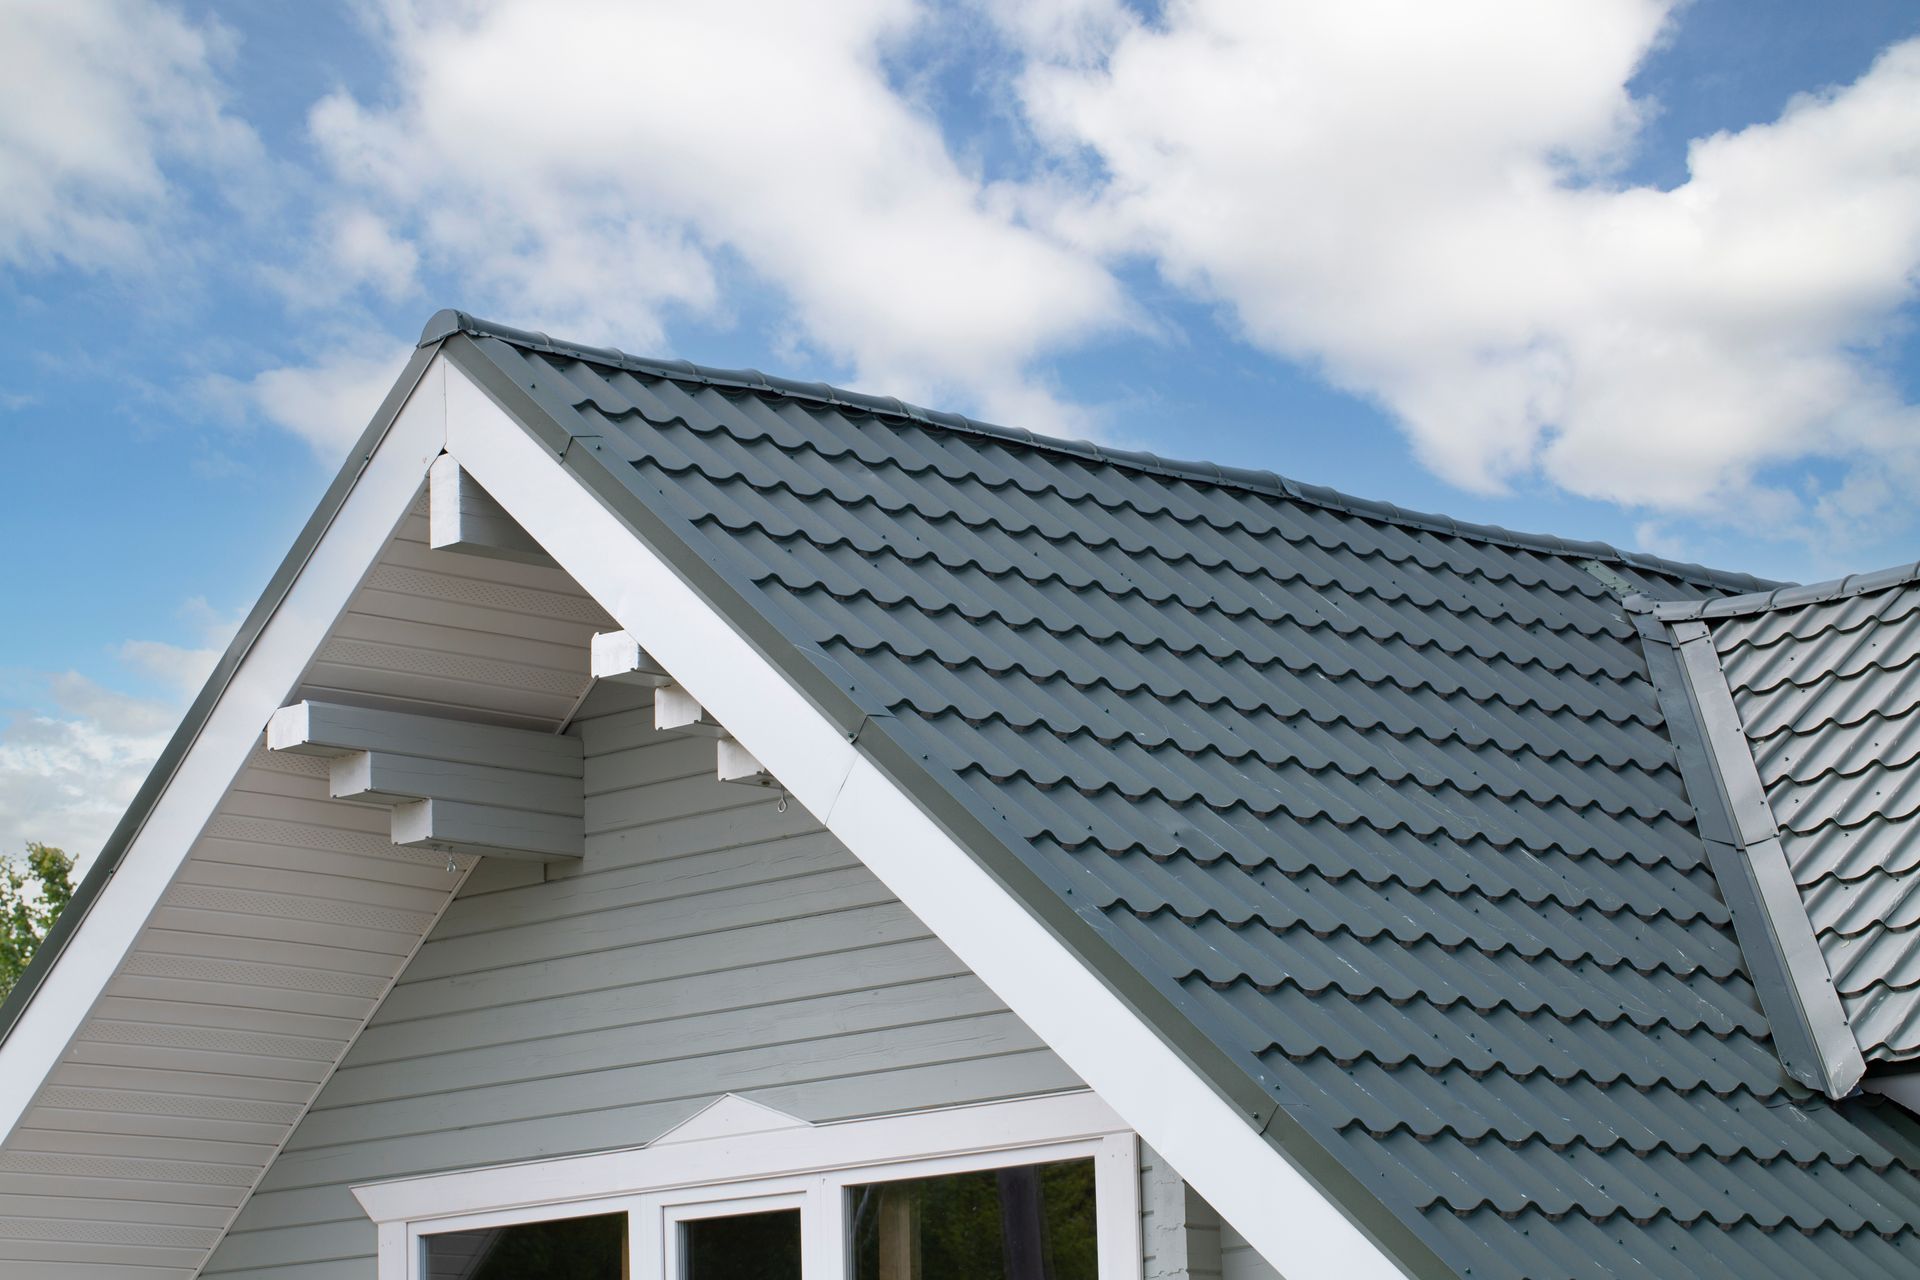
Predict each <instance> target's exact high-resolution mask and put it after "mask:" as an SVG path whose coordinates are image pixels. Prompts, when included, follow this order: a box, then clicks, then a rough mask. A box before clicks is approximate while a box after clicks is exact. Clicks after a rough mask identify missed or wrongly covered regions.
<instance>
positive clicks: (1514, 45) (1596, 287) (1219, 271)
mask: <svg viewBox="0 0 1920 1280" xmlns="http://www.w3.org/2000/svg"><path fill="white" fill-rule="evenodd" d="M1037 7H1038V8H1039V9H1041V10H1046V11H1052V12H1054V13H1055V14H1056V15H1059V14H1064V15H1065V16H1064V17H1057V20H1055V21H1053V22H1051V23H1049V22H1048V21H1047V20H1045V15H1044V13H1042V14H1036V12H1035V8H1036V6H1031V5H1029V6H1020V7H1019V8H1018V10H1017V11H1018V12H1019V14H1020V18H1019V20H1018V21H1017V22H1009V23H1008V24H1007V28H1006V29H1007V30H1008V32H1009V35H1010V37H1011V38H1013V39H1015V40H1016V41H1020V42H1024V44H1025V47H1026V49H1027V50H1028V52H1029V56H1030V58H1031V61H1030V62H1029V64H1028V66H1027V69H1026V72H1025V74H1024V76H1023V77H1022V80H1021V88H1020V91H1021V99H1022V102H1023V104H1024V108H1025V110H1026V112H1027V115H1028V118H1029V119H1030V121H1031V122H1032V123H1033V125H1034V127H1035V129H1036V132H1037V133H1038V134H1039V135H1040V136H1041V137H1042V138H1043V139H1044V140H1045V141H1046V142H1047V143H1048V144H1049V145H1050V146H1051V147H1052V148H1054V150H1055V153H1056V154H1057V155H1058V156H1060V157H1061V158H1062V159H1063V160H1065V161H1068V162H1069V163H1067V164H1066V166H1065V169H1064V172H1067V173H1069V174H1073V173H1079V172H1084V171H1086V170H1087V165H1086V164H1085V161H1086V159H1088V158H1092V159H1094V160H1096V161H1097V166H1098V168H1097V171H1098V172H1099V173H1100V175H1101V176H1100V178H1099V179H1098V180H1097V181H1095V182H1091V183H1089V182H1084V181H1083V182H1077V183H1076V182H1072V181H1069V182H1067V183H1065V184H1061V183H1055V184H1052V185H1047V186H1039V185H1036V186H1035V187H1034V188H1032V189H1031V190H1030V191H1029V193H1028V198H1029V199H1030V201H1031V202H1032V207H1033V208H1034V209H1036V210H1044V213H1035V214H1034V216H1035V217H1036V218H1040V219H1042V220H1044V221H1047V222H1049V223H1050V224H1051V225H1053V226H1056V227H1058V228H1060V229H1062V231H1063V233H1064V234H1065V235H1067V236H1068V237H1069V238H1070V239H1071V240H1073V241H1074V242H1076V243H1078V244H1081V245H1083V246H1085V247H1087V248H1089V249H1090V250H1092V251H1095V252H1098V253H1100V254H1102V255H1103V256H1106V257H1108V258H1111V259H1122V258H1126V257H1129V256H1135V255H1137V256H1142V257H1145V258H1147V259H1149V260H1151V261H1153V262H1155V263H1157V265H1158V266H1159V268H1160V269H1161V271H1162V272H1163V273H1164V274H1165V275H1166V276H1167V277H1168V278H1169V279H1170V280H1172V281H1174V282H1176V283H1178V284H1180V285H1181V286H1183V287H1186V288H1188V289H1191V290H1193V291H1195V292H1196V293H1199V294H1201V295H1203V296H1207V297H1211V298H1215V299H1218V300H1220V301H1222V302H1223V303H1225V304H1226V305H1227V306H1228V307H1229V308H1230V310H1231V313H1232V314H1233V315H1234V316H1235V317H1236V318H1237V320H1238V322H1239V324H1240V325H1241V327H1242V328H1243V330H1244V332H1245V334H1246V336H1247V337H1248V339H1249V340H1251V341H1252V342H1254V343H1256V344H1258V345H1259V346H1262V347H1264V348H1266V349H1267V350H1269V351H1272V352H1275V353H1278V354H1281V355H1283V356H1286V357H1288V358H1291V359H1296V360H1301V361H1305V362H1308V363H1310V364H1313V365H1315V366H1316V367H1318V368H1320V369H1322V370H1323V371H1324V372H1325V373H1326V375H1327V376H1328V377H1329V378H1330V379H1332V380H1333V381H1335V382H1336V383H1338V384H1340V385H1342V386H1345V387H1347V388H1349V389H1351V390H1354V391H1357V392H1359V393H1361V394H1363V395H1366V396H1368V397H1371V398H1374V399H1377V400H1378V401H1380V402H1381V403H1383V404H1384V405H1385V406H1387V407H1388V408H1389V409H1390V410H1391V411H1392V412H1393V413H1394V414H1395V415H1396V416H1397V417H1398V419H1399V420H1400V421H1401V422H1402V423H1403V424H1404V425H1405V427H1406V430H1407V432H1408V434H1409V436H1410V438H1411V440H1412V442H1413V444H1414V447H1415V449H1416V450H1417V452H1418V453H1419V456H1420V457H1421V458H1422V459H1423V460H1424V461H1425V462H1426V463H1427V464H1428V465H1429V466H1431V467H1432V468H1433V469H1434V470H1436V471H1437V472H1438V473H1440V474H1441V475H1442V476H1444V477H1445V478H1447V479H1449V480H1452V481H1454V482H1456V483H1459V484H1461V485H1464V486H1467V487H1470V488H1474V489H1479V490H1497V489H1499V488H1501V487H1502V486H1504V485H1506V484H1508V483H1510V482H1512V481H1514V480H1516V479H1521V478H1527V477H1530V476H1536V475H1537V476H1543V477H1544V478H1545V479H1547V480H1548V481H1551V482H1552V483H1554V484H1556V485H1559V486H1561V487H1563V488H1565V489H1567V490H1569V491H1571V492H1574V493H1577V494H1581V495H1584V496H1589V497H1596V498H1602V499H1607V500H1611V501H1615V502H1621V503H1626V504H1630V505H1641V506H1647V507H1652V508H1655V509H1660V510H1664V511H1668V512H1674V513H1683V514H1690V515H1706V516H1709V517H1712V518H1715V519H1719V520H1724V521H1728V522H1732V523H1735V524H1738V525H1742V526H1745V527H1748V528H1756V529H1758V528H1766V529H1770V530H1776V531H1777V530H1778V529H1779V528H1780V527H1782V526H1783V525H1796V526H1798V527H1800V528H1802V529H1803V530H1805V531H1813V530H1815V529H1818V530H1820V531H1823V532H1824V534H1825V535H1826V536H1829V537H1831V536H1835V535H1837V534H1840V533H1843V532H1844V530H1845V528H1846V527H1848V526H1851V527H1854V528H1859V527H1861V526H1862V524H1863V523H1865V524H1870V523H1871V521H1872V520H1873V519H1875V518H1878V517H1880V516H1884V515H1885V513H1886V512H1887V510H1888V505H1887V499H1888V498H1890V496H1891V495H1893V494H1895V493H1898V492H1902V491H1906V492H1910V491H1911V486H1912V482H1913V481H1914V480H1915V479H1916V478H1920V414H1916V412H1915V410H1914V408H1913V407H1912V406H1910V405H1907V404H1905V403H1903V402H1902V400H1901V398H1900V396H1899V395H1898V393H1897V391H1896V390H1895V388H1894V387H1893V385H1892V384H1891V382H1890V381H1889V380H1888V378H1887V377H1886V375H1885V374H1884V372H1883V371H1882V370H1881V369H1880V368H1879V367H1878V366H1877V365H1876V364H1875V363H1874V361H1873V359H1872V347H1873V346H1874V344H1875V343H1876V341H1877V340H1879V339H1880V338H1881V336H1882V335H1883V334H1884V333H1885V332H1886V331H1887V328H1888V326H1889V324H1890V323H1891V322H1892V321H1893V319H1894V312H1895V310H1896V309H1897V308H1899V307H1901V306H1902V305H1904V304H1906V303H1909V302H1911V301H1912V299H1913V297H1914V295H1915V288H1916V281H1917V280H1920V41H1909V42H1907V43H1905V44H1901V45H1897V46H1895V47H1893V48H1892V49H1890V50H1888V51H1887V52H1886V53H1885V54H1884V55H1883V56H1882V57H1881V59H1880V60H1879V61H1878V62H1877V63H1876V64H1875V65H1874V67H1873V68H1872V69H1871V70H1870V71H1869V72H1867V73H1866V74H1865V75H1864V76H1863V77H1862V78H1861V79H1860V80H1859V81H1857V82H1856V83H1854V84H1852V85H1850V86H1846V87H1844V88H1840V89H1836V90H1833V91H1829V92H1826V93H1822V94H1818V95H1813V96H1807V97H1802V98H1799V99H1796V100H1795V101H1793V102H1792V103H1790V104H1788V105H1787V107H1786V108H1785V110H1784V111H1783V113H1782V114H1781V116H1780V117H1779V119H1778V120H1776V121H1774V122H1772V123H1768V124H1762V125H1756V126H1753V127H1751V128H1747V129H1744V130H1741V131H1739V132H1735V133H1722V134H1717V135H1714V136H1712V137H1708V138H1702V139H1698V140H1696V141H1695V142H1694V143H1693V144H1692V147H1691V149H1690V152H1689V167H1690V172H1689V178H1688V180H1687V182H1686V183H1685V184H1683V185H1681V186H1680V187H1678V188H1677V189H1674V190H1671V191H1661V190H1655V189H1651V188H1644V187H1635V186H1631V185H1628V184H1623V183H1621V182H1619V181H1618V180H1617V179H1616V178H1615V177H1614V176H1612V175H1615V174H1617V173H1618V171H1619V169H1618V166H1619V163H1620V161H1621V160H1622V159H1623V157H1626V156H1629V155H1630V154H1631V149H1632V147H1633V146H1634V145H1635V141H1636V136H1637V129H1638V126H1639V124H1640V123H1641V121H1642V118H1643V116H1644V115H1645V113H1646V112H1647V111H1648V110H1649V104H1647V103H1644V102H1641V101H1639V100H1636V99H1635V98H1634V97H1633V96H1632V95H1631V94H1630V93H1629V91H1628V89H1627V85H1628V83H1629V81H1630V79H1631V77H1632V76H1633V74H1634V72H1635V69H1636V68H1637V67H1638V66H1639V64H1640V63H1641V61H1642V60H1643V59H1644V58H1645V57H1646V55H1647V53H1648V52H1649V50H1650V49H1652V48H1653V47H1654V45H1655V43H1656V42H1657V41H1658V40H1659V39H1661V38H1662V33H1663V31H1664V29H1665V23H1666V22H1667V20H1668V18H1669V16H1670V10H1672V8H1673V5H1672V4H1670V3H1669V2H1668V0H1583V2H1578V3H1567V4H1556V5H1542V4H1539V3H1537V2H1535V0H1476V2H1474V3H1459V4H1449V5H1435V4H1431V3H1427V2H1425V0H1338V2H1337V3H1333V2H1327V3H1302V4H1290V5H1245V4H1237V3H1232V2H1230V0H1183V2H1180V3H1174V4H1171V5H1169V6H1168V8H1167V11H1166V13H1165V14H1164V16H1163V19H1162V20H1161V21H1160V22H1159V23H1158V24H1157V25H1148V24H1145V23H1142V22H1139V21H1137V20H1135V19H1132V18H1126V17H1120V18H1117V19H1116V18H1115V17H1114V14H1113V11H1112V10H1111V9H1110V8H1109V7H1107V6H1103V5H1100V4H1097V3H1091V0H1061V2H1060V3H1059V4H1056V5H1042V6H1037ZM1090 14H1091V15H1092V16H1091V17H1089V15H1090ZM1062 32H1064V33H1065V35H1062V34H1061V33H1062ZM1089 32H1093V33H1095V35H1096V36H1099V35H1100V33H1103V32H1104V33H1105V35H1104V39H1105V41H1106V43H1105V46H1104V48H1103V49H1102V50H1099V51H1098V52H1097V53H1095V54H1090V53H1089V52H1088V50H1087V48H1086V41H1087V39H1088V38H1089V37H1088V34H1087V33H1089ZM1102 55H1103V56H1102ZM1809 457H1819V458H1827V459H1837V460H1839V461H1840V463H1841V464H1842V465H1843V466H1844V467H1845V468H1847V469H1850V474H1851V478H1850V479H1848V480H1847V481H1845V482H1844V483H1843V484H1842V485H1841V486H1840V489H1839V490H1838V491H1837V492H1835V493H1834V494H1816V495H1815V496H1814V497H1813V498H1812V499H1811V500H1809V498H1808V497H1807V495H1806V494H1805V493H1804V492H1802V491H1800V489H1799V487H1798V486H1789V485H1786V484H1781V483H1778V482H1777V481H1775V482H1769V480H1768V477H1767V475H1766V472H1767V470H1768V468H1772V467H1778V466H1781V465H1783V464H1789V463H1793V462H1795V461H1797V460H1803V459H1806V458H1809ZM1900 478H1904V479H1903V482H1896V481H1899V480H1900ZM1876 495H1877V496H1876Z"/></svg>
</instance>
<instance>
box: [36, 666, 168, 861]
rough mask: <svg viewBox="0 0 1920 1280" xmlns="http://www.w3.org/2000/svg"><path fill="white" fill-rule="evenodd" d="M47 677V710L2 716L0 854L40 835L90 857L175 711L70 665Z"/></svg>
mask: <svg viewBox="0 0 1920 1280" xmlns="http://www.w3.org/2000/svg"><path fill="white" fill-rule="evenodd" d="M47 683H48V690H49V693H50V694H51V697H52V700H53V706H52V707H51V709H48V710H44V711H20V712H15V713H14V714H13V715H12V717H11V718H10V719H8V720H5V721H0V854H16V853H19V852H20V851H21V849H22V848H24V847H25V845H26V842H27V841H29V840H40V841H44V842H45V843H47V844H52V845H58V846H59V847H61V848H63V849H65V850H66V851H67V852H68V853H71V854H73V855H74V856H75V857H76V858H79V859H82V860H84V861H90V860H91V859H92V858H93V856H94V854H96V853H98V852H99V850H100V846H101V844H102V843H103V842H104V841H105V840H106V838H107V836H108V835H109V834H110V833H111V832H112V831H113V827H114V824H115V823H117V822H118V821H119V820H120V815H121V813H122V812H123V811H124V810H125V809H126V807H127V803H128V802H129V801H130V800H132V799H133V793H134V792H135V791H136V790H138V789H139V786H140V782H141V780H142V779H143V778H145V777H146V774H147V770H148V768H149V767H151V766H152V764H153V761H154V758H155V757H157V756H158V755H159V754H160V748H161V747H163V746H164V745H166V741H167V737H168V735H169V734H170V733H171V732H172V729H173V724H174V720H175V718H176V717H177V714H178V712H177V709H176V708H174V707H172V706H171V705H169V704H168V703H166V702H162V701H157V700H151V699H143V698H134V697H129V696H127V695H125V694H119V693H114V692H112V691H110V690H108V689H104V688H102V687H101V686H99V685H97V684H95V683H93V682H92V681H90V680H88V679H86V678H85V677H83V676H80V675H77V674H75V673H73V672H66V673H64V674H61V675H56V676H52V677H50V678H49V679H48V682H47Z"/></svg>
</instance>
